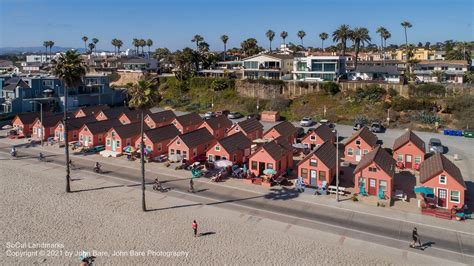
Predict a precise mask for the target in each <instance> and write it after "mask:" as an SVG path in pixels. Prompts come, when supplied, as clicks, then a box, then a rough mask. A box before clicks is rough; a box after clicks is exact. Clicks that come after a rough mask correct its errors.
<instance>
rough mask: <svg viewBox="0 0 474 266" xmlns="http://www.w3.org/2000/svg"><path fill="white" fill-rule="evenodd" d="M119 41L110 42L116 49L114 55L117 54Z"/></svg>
mask: <svg viewBox="0 0 474 266" xmlns="http://www.w3.org/2000/svg"><path fill="white" fill-rule="evenodd" d="M117 41H118V40H117V39H112V41H111V42H110V43H111V44H112V46H113V47H114V53H115V54H117Z"/></svg>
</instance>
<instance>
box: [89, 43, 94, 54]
mask: <svg viewBox="0 0 474 266" xmlns="http://www.w3.org/2000/svg"><path fill="white" fill-rule="evenodd" d="M88 47H89V51H90V53H91V54H92V51H93V50H94V48H95V44H93V43H89V45H88Z"/></svg>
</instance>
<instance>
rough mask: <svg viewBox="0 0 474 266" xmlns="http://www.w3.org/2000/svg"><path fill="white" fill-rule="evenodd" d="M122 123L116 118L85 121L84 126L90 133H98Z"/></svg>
mask: <svg viewBox="0 0 474 266" xmlns="http://www.w3.org/2000/svg"><path fill="white" fill-rule="evenodd" d="M120 125H122V123H120V121H119V120H118V119H107V120H103V121H95V122H89V123H86V124H85V126H87V128H88V129H89V131H90V132H91V133H92V134H99V133H104V132H107V131H109V129H111V128H113V127H116V126H120Z"/></svg>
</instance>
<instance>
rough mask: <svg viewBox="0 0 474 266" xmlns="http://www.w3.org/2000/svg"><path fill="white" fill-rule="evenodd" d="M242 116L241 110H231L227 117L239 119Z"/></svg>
mask: <svg viewBox="0 0 474 266" xmlns="http://www.w3.org/2000/svg"><path fill="white" fill-rule="evenodd" d="M241 117H242V114H241V113H239V112H230V113H229V114H228V115H227V118H229V119H239V118H241Z"/></svg>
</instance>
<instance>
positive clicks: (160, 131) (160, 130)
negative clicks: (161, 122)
mask: <svg viewBox="0 0 474 266" xmlns="http://www.w3.org/2000/svg"><path fill="white" fill-rule="evenodd" d="M145 135H146V137H147V138H149V139H150V140H151V142H153V143H157V142H160V141H163V140H167V139H173V138H175V137H176V136H178V135H179V130H178V129H177V128H176V127H175V126H174V125H166V126H162V127H157V128H154V129H150V130H147V131H146V132H145Z"/></svg>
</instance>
